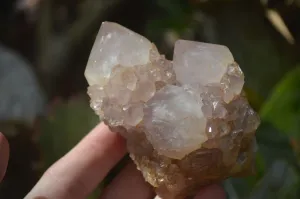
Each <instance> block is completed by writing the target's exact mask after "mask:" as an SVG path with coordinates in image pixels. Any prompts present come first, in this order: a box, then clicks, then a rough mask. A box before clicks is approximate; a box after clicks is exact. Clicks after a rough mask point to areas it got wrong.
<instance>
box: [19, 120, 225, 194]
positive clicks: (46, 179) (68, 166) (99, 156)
mask: <svg viewBox="0 0 300 199" xmlns="http://www.w3.org/2000/svg"><path fill="white" fill-rule="evenodd" d="M62 133H63V132H62ZM61 144H63V143H61ZM125 154H126V147H125V141H124V139H123V138H122V137H121V136H119V135H118V134H117V133H114V132H111V131H109V129H108V127H107V126H105V125H104V124H103V123H101V124H99V125H98V126H97V127H96V128H95V129H93V130H92V131H91V132H90V133H89V134H88V135H87V136H86V137H85V138H83V140H82V141H81V142H80V143H79V144H78V145H77V146H75V147H74V148H73V149H72V150H71V151H70V152H69V153H67V154H66V155H65V156H64V157H62V158H61V159H60V160H58V161H57V162H56V163H55V164H54V165H52V166H51V167H50V168H49V169H48V170H47V171H46V172H45V174H44V175H43V176H42V178H41V179H40V181H39V182H38V183H37V184H36V185H35V187H34V188H33V189H32V190H31V192H30V193H29V194H28V195H27V196H26V197H25V199H84V198H86V197H87V196H88V195H89V193H91V192H92V191H93V189H95V188H96V186H97V185H98V184H99V183H100V182H101V181H102V180H103V179H104V177H105V176H106V175H107V173H108V172H109V170H110V169H112V167H113V166H114V165H115V164H116V163H117V162H118V161H119V160H120V159H121V158H122V157H123V156H124V155H125ZM154 196H155V195H154V192H153V190H152V189H151V187H150V186H149V185H148V184H147V183H146V182H145V181H144V180H143V178H142V176H141V174H140V173H139V172H138V171H137V169H136V168H135V166H134V164H133V163H132V162H131V163H129V164H128V165H127V166H125V168H123V170H122V171H121V172H120V173H119V174H118V176H117V177H116V178H115V179H114V180H113V181H112V182H111V184H109V185H108V186H107V187H106V188H105V189H104V190H103V192H102V194H101V196H100V199H153V198H154ZM196 198H197V199H224V198H225V193H224V191H223V189H222V188H221V187H219V186H217V185H212V186H208V187H206V188H203V189H202V190H200V191H199V193H198V195H197V196H196Z"/></svg>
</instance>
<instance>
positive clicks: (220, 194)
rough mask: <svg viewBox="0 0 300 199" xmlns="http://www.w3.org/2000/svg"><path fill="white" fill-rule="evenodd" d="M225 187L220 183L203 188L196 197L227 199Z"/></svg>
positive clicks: (200, 198) (198, 198) (202, 198)
mask: <svg viewBox="0 0 300 199" xmlns="http://www.w3.org/2000/svg"><path fill="white" fill-rule="evenodd" d="M225 198H226V194H225V191H224V189H223V188H222V187H221V186H219V185H210V186H206V187H204V188H202V189H201V190H200V191H199V193H198V194H197V195H196V197H195V199H225Z"/></svg>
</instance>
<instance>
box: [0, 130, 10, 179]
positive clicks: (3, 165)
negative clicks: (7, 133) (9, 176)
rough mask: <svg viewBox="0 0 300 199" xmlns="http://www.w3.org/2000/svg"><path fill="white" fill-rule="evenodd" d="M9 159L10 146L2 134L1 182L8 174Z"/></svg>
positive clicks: (0, 141)
mask: <svg viewBox="0 0 300 199" xmlns="http://www.w3.org/2000/svg"><path fill="white" fill-rule="evenodd" d="M8 158H9V145H8V142H7V140H6V138H5V137H4V135H3V134H2V133H0V182H1V181H2V179H3V177H4V174H5V172H6V168H7V164H8Z"/></svg>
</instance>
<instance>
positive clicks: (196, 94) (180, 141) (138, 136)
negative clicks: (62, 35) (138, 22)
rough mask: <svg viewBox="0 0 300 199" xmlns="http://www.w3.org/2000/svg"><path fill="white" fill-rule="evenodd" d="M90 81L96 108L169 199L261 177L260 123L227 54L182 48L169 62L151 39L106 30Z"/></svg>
mask: <svg viewBox="0 0 300 199" xmlns="http://www.w3.org/2000/svg"><path fill="white" fill-rule="evenodd" d="M85 76H86V79H87V81H88V83H89V85H90V86H89V88H88V94H89V96H90V98H91V108H92V109H93V110H94V111H95V113H96V114H97V115H99V116H100V118H101V120H103V121H104V122H105V123H106V124H107V125H108V126H109V127H110V128H111V130H113V131H116V132H119V133H120V134H121V135H122V136H124V137H125V138H126V139H127V148H128V151H129V152H130V157H131V158H132V160H133V161H134V162H135V164H136V165H137V167H138V169H139V170H140V171H141V172H142V174H143V176H144V178H145V180H146V181H147V182H149V183H150V184H151V185H152V186H153V187H154V188H155V190H156V192H157V194H158V195H159V196H160V197H161V198H163V199H183V198H186V197H187V196H192V195H193V194H194V193H195V192H196V191H198V189H199V186H203V185H207V184H210V183H216V182H219V181H220V180H223V179H225V178H227V177H229V176H234V175H240V174H245V173H246V174H248V173H251V172H252V171H253V168H252V166H253V165H252V163H253V160H254V152H255V151H256V150H257V146H256V141H255V131H256V129H257V128H258V125H259V123H260V121H259V117H258V115H257V113H256V112H255V111H254V110H253V109H252V108H251V107H250V105H249V103H248V101H247V99H246V98H245V96H244V94H243V92H242V90H243V85H244V74H243V72H242V70H241V69H240V67H239V65H238V64H237V63H236V62H235V61H234V59H233V56H232V54H231V52H230V51H229V49H228V48H227V47H225V46H221V45H216V44H207V43H201V42H194V41H186V40H179V41H177V42H176V44H175V49H174V60H173V61H169V60H167V59H166V58H165V57H164V56H163V55H160V54H159V52H158V50H157V48H156V47H155V45H154V44H152V43H151V42H150V41H148V40H147V39H146V38H144V37H142V36H140V35H138V34H136V33H134V32H132V31H130V30H128V29H126V28H124V27H122V26H120V25H118V24H115V23H110V22H104V23H103V24H102V26H101V28H100V31H99V33H98V36H97V38H96V41H95V44H94V47H93V49H92V52H91V55H90V58H89V61H88V64H87V67H86V71H85Z"/></svg>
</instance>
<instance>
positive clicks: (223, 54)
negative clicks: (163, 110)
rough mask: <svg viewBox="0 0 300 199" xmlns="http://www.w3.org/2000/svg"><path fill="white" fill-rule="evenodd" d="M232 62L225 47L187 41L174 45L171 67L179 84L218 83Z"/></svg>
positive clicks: (230, 55)
mask: <svg viewBox="0 0 300 199" xmlns="http://www.w3.org/2000/svg"><path fill="white" fill-rule="evenodd" d="M233 61H234V59H233V56H232V54H231V52H230V51H229V49H228V48H227V47H226V46H222V45H216V44H208V43H202V42H195V41H187V40H178V41H177V42H176V43H175V49H174V57H173V64H174V65H173V66H174V70H175V74H176V79H177V80H178V81H179V82H180V83H181V84H201V85H207V84H211V83H220V81H221V79H222V77H223V76H224V74H225V73H226V72H227V66H228V65H229V64H231V63H232V62H233Z"/></svg>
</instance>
